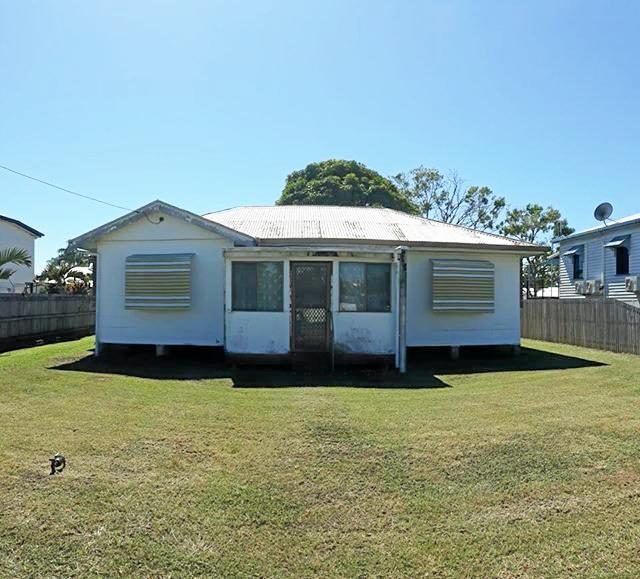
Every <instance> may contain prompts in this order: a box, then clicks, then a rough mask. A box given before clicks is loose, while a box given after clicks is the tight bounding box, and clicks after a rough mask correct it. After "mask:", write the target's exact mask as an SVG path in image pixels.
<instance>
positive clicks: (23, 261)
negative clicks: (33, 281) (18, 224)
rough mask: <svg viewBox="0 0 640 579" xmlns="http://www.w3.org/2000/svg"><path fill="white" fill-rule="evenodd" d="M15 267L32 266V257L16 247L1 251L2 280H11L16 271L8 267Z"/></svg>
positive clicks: (0, 275) (0, 269)
mask: <svg viewBox="0 0 640 579" xmlns="http://www.w3.org/2000/svg"><path fill="white" fill-rule="evenodd" d="M9 264H13V265H26V266H29V265H31V256H30V255H29V254H28V253H27V252H26V251H25V250H24V249H18V248H16V247H10V248H8V249H0V279H9V278H10V277H11V276H12V275H13V274H14V273H15V272H16V270H15V269H11V268H8V267H6V266H7V265H9Z"/></svg>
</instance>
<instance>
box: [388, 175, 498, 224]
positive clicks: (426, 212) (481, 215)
mask: <svg viewBox="0 0 640 579" xmlns="http://www.w3.org/2000/svg"><path fill="white" fill-rule="evenodd" d="M393 181H394V183H395V184H396V185H397V187H398V188H399V189H400V191H401V192H403V193H404V194H405V195H406V196H407V197H408V198H409V199H410V200H411V201H412V202H413V203H414V204H415V205H417V207H418V210H419V212H420V213H421V215H422V216H423V217H426V218H428V219H436V220H438V221H444V222H445V223H453V224H454V225H463V226H465V227H471V228H472V229H479V230H481V231H486V230H496V229H498V228H499V225H500V223H499V219H500V216H501V214H502V211H503V210H504V208H505V206H506V203H505V199H504V197H498V196H497V195H494V193H493V191H492V190H491V189H490V188H489V187H479V186H477V185H473V186H471V187H467V188H465V187H464V181H463V180H462V179H461V178H460V177H459V176H458V174H457V173H455V172H451V173H448V174H447V175H444V174H442V173H441V172H440V171H438V170H437V169H427V168H425V167H423V166H420V167H417V168H415V169H412V170H411V171H409V172H408V173H400V174H398V175H396V176H395V177H394V178H393Z"/></svg>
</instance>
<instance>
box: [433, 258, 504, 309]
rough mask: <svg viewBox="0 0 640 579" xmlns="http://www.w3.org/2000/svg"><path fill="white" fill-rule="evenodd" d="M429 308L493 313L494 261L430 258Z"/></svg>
mask: <svg viewBox="0 0 640 579" xmlns="http://www.w3.org/2000/svg"><path fill="white" fill-rule="evenodd" d="M432 307H433V309H434V311H440V312H493V311H494V310H495V266H494V265H493V263H491V262H490V261H471V260H462V259H434V260H432Z"/></svg>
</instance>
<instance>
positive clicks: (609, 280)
mask: <svg viewBox="0 0 640 579" xmlns="http://www.w3.org/2000/svg"><path fill="white" fill-rule="evenodd" d="M553 243H557V244H558V258H559V265H560V268H559V269H560V284H559V285H560V287H559V293H560V298H561V299H585V298H589V297H607V298H614V299H617V300H621V301H624V302H626V303H629V304H633V305H635V306H638V305H640V304H639V303H638V295H639V291H640V285H639V283H638V276H640V214H636V215H631V216H629V217H625V218H624V219H620V220H617V221H613V222H609V223H608V224H607V225H600V226H598V227H594V228H591V229H587V230H585V231H579V232H577V233H573V234H571V235H569V236H567V237H563V238H557V239H554V240H553Z"/></svg>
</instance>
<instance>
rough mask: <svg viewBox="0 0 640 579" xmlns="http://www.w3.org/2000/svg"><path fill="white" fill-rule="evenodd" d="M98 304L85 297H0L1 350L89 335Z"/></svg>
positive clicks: (10, 295) (92, 299)
mask: <svg viewBox="0 0 640 579" xmlns="http://www.w3.org/2000/svg"><path fill="white" fill-rule="evenodd" d="M95 312H96V302H95V298H94V297H93V296H83V295H19V294H7V295H0V349H5V350H6V349H10V348H13V347H16V346H19V345H23V344H28V343H30V342H38V341H40V340H42V341H50V340H55V339H58V338H71V337H81V336H88V335H90V334H92V333H93V331H94V328H95Z"/></svg>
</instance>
